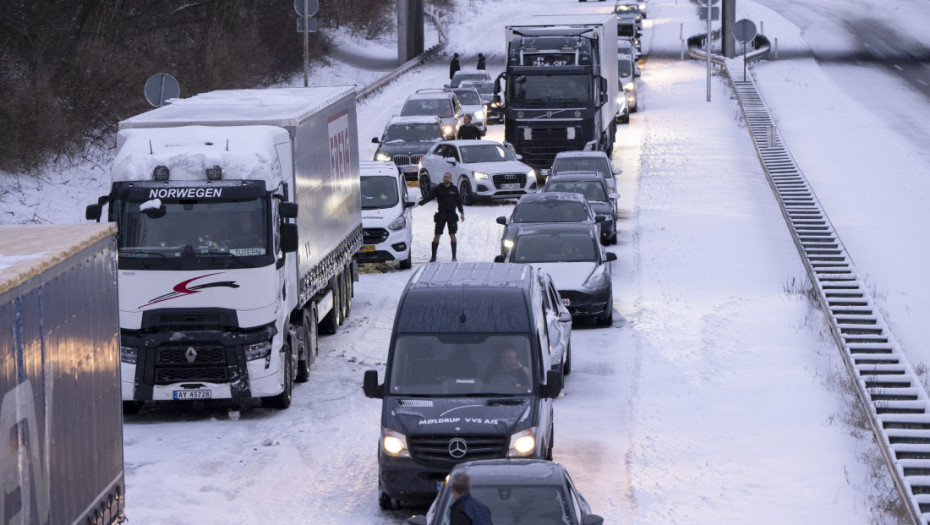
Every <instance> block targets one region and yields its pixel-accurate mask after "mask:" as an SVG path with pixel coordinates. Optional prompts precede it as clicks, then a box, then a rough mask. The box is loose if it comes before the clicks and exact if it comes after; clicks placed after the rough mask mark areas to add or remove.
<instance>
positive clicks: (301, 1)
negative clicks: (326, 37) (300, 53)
mask: <svg viewBox="0 0 930 525" xmlns="http://www.w3.org/2000/svg"><path fill="white" fill-rule="evenodd" d="M319 9H320V2H319V0H294V11H297V15H298V16H299V17H300V18H298V19H297V32H298V33H303V34H304V87H307V86H309V85H310V33H314V32H316V19H315V18H311V17H312V16H313V15H315V14H316V12H317V11H318V10H319Z"/></svg>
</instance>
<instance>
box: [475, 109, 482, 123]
mask: <svg viewBox="0 0 930 525" xmlns="http://www.w3.org/2000/svg"><path fill="white" fill-rule="evenodd" d="M475 120H484V110H481V109H479V110H478V111H475Z"/></svg>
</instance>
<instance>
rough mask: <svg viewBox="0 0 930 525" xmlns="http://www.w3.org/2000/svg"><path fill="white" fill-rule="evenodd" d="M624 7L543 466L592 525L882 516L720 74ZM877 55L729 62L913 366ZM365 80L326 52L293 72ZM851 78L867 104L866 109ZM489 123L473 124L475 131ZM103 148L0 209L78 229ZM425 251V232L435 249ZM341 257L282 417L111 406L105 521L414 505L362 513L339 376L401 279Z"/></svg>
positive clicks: (470, 5) (917, 288)
mask: <svg viewBox="0 0 930 525" xmlns="http://www.w3.org/2000/svg"><path fill="white" fill-rule="evenodd" d="M610 4H611V3H610V2H604V3H600V2H589V3H586V4H582V3H577V2H572V1H569V0H536V1H533V0H509V1H499V0H463V1H462V2H459V3H458V12H457V14H456V15H455V19H454V20H453V21H452V22H453V24H452V26H451V27H450V30H449V36H450V40H451V41H450V44H449V48H448V51H449V52H450V53H451V52H452V51H458V52H459V53H461V54H462V55H463V65H464V66H465V67H468V66H469V65H470V64H473V61H474V55H475V54H476V53H477V52H479V51H480V52H483V53H485V54H486V55H488V56H489V69H491V72H492V75H495V74H496V73H498V72H499V69H500V67H501V66H502V64H503V61H502V58H501V55H502V49H503V45H504V39H503V26H504V25H505V24H506V23H508V22H509V21H511V20H513V19H516V18H517V17H519V16H521V15H523V14H526V13H529V12H547V13H555V12H557V11H563V12H580V11H586V12H592V11H595V12H599V11H604V10H608V9H609V8H610ZM872 6H873V4H870V3H867V2H865V1H863V0H844V1H839V0H826V1H821V2H818V3H817V9H813V8H811V9H810V10H809V11H804V12H803V16H806V17H807V18H805V19H804V20H806V21H807V22H808V25H806V26H804V27H799V25H798V24H799V20H800V19H801V17H800V15H798V14H797V13H796V12H793V13H794V14H793V16H792V18H791V20H789V19H786V18H783V17H782V16H780V15H779V14H778V13H784V12H787V11H789V10H791V9H801V8H802V7H803V3H800V4H799V3H798V2H794V1H792V0H760V1H759V2H749V1H745V0H742V1H741V2H740V3H739V5H738V6H737V18H743V17H747V18H752V19H753V20H756V21H760V20H764V24H765V29H766V33H767V34H768V35H769V36H770V38H771V37H773V36H774V37H778V38H779V42H780V45H781V46H782V49H784V50H788V49H802V50H803V49H807V48H811V47H830V46H841V47H842V46H847V45H852V44H851V42H852V40H853V39H852V37H850V36H849V35H845V34H843V33H842V32H840V31H839V30H838V29H837V27H839V26H833V25H831V13H833V12H834V11H831V9H835V10H837V11H836V12H842V13H853V14H856V13H862V14H863V16H864V15H869V16H872V15H874V14H875V13H873V11H872ZM648 9H649V18H648V19H647V20H646V21H645V34H644V37H643V46H644V52H645V53H647V54H648V55H649V57H648V58H647V59H646V62H645V68H644V70H643V75H642V77H641V79H640V80H639V82H640V85H639V88H638V89H639V94H640V111H639V112H637V113H634V114H633V115H632V116H631V122H630V124H628V125H623V126H622V127H621V128H620V130H619V132H618V142H617V145H616V147H615V149H614V154H613V163H614V166H615V167H616V168H619V169H622V170H623V174H622V175H621V176H620V192H621V199H620V212H621V221H620V236H619V242H618V244H617V245H616V246H612V247H610V251H612V252H614V253H616V254H617V257H618V260H617V261H616V262H614V263H613V286H614V301H615V303H614V308H615V313H614V324H613V326H610V327H607V328H595V327H593V326H591V327H576V328H575V330H574V333H573V335H572V348H573V371H572V373H571V375H570V376H568V377H567V378H566V393H565V396H564V398H562V399H559V400H557V401H556V403H555V406H556V408H555V446H554V457H555V460H556V461H558V462H560V463H562V464H564V465H565V466H566V467H567V469H568V471H569V472H570V473H571V474H572V476H573V478H574V480H575V482H576V483H577V485H578V487H579V489H580V491H581V492H582V493H583V494H584V495H585V497H586V498H587V499H588V501H589V503H590V504H591V507H592V509H593V510H594V511H595V512H596V513H598V514H600V515H602V516H604V517H605V522H606V523H629V524H667V523H680V524H685V523H687V524H708V525H710V524H720V523H723V524H742V523H761V524H798V523H844V524H863V525H865V524H872V523H888V524H891V523H896V522H897V521H896V519H895V518H894V517H893V516H891V515H887V514H883V513H882V511H881V510H876V507H877V506H878V505H879V504H880V503H879V502H880V501H882V500H883V499H884V498H886V497H888V495H889V494H890V493H891V489H890V486H889V481H888V480H887V478H886V477H884V476H883V475H882V474H881V472H879V474H878V475H876V474H875V473H873V471H872V462H871V459H870V458H874V457H875V455H876V454H877V451H876V449H875V447H874V445H873V443H872V438H871V436H870V435H868V434H864V433H863V432H862V431H860V430H857V429H856V428H855V427H852V426H849V425H848V424H846V421H847V420H849V419H854V414H851V413H850V410H851V409H850V407H849V405H848V403H849V401H848V399H849V394H848V393H845V392H844V391H843V390H842V389H841V388H839V387H838V386H837V385H838V384H840V383H841V381H840V378H842V377H843V376H844V374H845V371H844V369H843V368H842V364H841V361H840V357H839V354H838V352H837V350H836V349H835V348H834V346H833V344H832V341H831V340H830V339H829V337H828V334H827V333H826V332H825V328H824V324H823V321H822V317H821V314H820V312H819V311H817V310H816V309H815V308H814V307H813V306H812V305H811V303H810V302H809V301H808V300H807V298H806V297H805V295H804V291H805V289H806V287H807V286H808V285H807V284H806V276H805V273H804V269H803V266H802V264H801V262H800V260H799V258H798V256H797V253H796V251H795V247H794V244H793V242H792V240H791V238H790V235H789V233H788V230H787V228H786V227H785V224H784V220H783V219H782V216H781V213H780V211H779V209H778V206H777V204H776V201H775V198H774V197H773V195H772V193H771V190H770V189H769V186H768V183H767V182H766V180H765V177H764V175H763V173H762V171H761V168H760V167H759V163H758V161H757V159H756V156H755V152H754V150H753V147H752V143H751V141H750V139H749V136H748V133H747V131H746V129H745V125H744V123H743V122H742V121H741V117H740V115H739V110H738V107H737V104H736V102H735V100H734V99H733V95H732V93H731V92H730V90H729V87H728V84H727V82H726V80H725V79H723V78H721V77H719V76H715V77H714V78H713V80H712V101H711V102H710V103H708V102H706V100H705V97H706V93H705V89H706V76H705V74H706V70H705V67H704V65H703V64H702V63H698V62H694V61H690V60H685V61H681V60H679V59H678V54H679V52H680V40H679V34H680V32H681V31H682V30H683V32H684V34H685V35H686V36H687V35H690V34H694V33H697V32H699V31H700V30H701V28H702V23H701V22H700V21H698V20H697V15H696V8H695V7H694V4H691V3H687V2H685V1H684V0H678V1H675V0H649V7H648ZM881 14H883V15H884V16H888V17H893V18H894V19H895V20H898V19H902V24H903V25H902V30H903V31H909V32H911V33H914V34H916V33H918V32H919V31H921V30H923V28H924V27H926V22H928V21H930V5H928V3H927V2H925V1H919V0H896V2H895V3H894V6H893V8H889V9H886V10H885V11H884V12H882V13H881ZM921 17H922V18H921ZM905 18H906V19H907V20H906V22H904V21H903V19H905ZM757 25H759V24H757ZM914 38H915V39H919V36H915V37H914ZM347 45H348V44H347ZM382 53H383V51H382ZM447 59H448V57H445V58H444V59H437V60H435V61H434V62H432V63H430V64H427V65H425V66H423V67H419V68H417V69H415V70H414V71H412V72H411V73H410V74H408V75H405V76H404V77H402V78H401V79H399V80H398V81H396V82H394V83H392V84H391V85H389V86H387V87H386V88H385V89H384V90H383V91H382V92H381V93H379V94H377V95H375V96H373V97H371V98H369V99H367V100H365V101H364V102H363V103H361V104H360V106H359V137H358V143H359V148H360V151H361V156H362V158H370V157H371V155H372V154H373V152H374V147H375V145H374V144H371V142H370V140H371V137H374V136H378V135H380V133H381V130H382V128H383V126H384V123H385V122H386V121H387V119H388V118H389V117H390V116H391V115H393V114H395V113H396V112H397V111H398V110H399V108H400V105H401V103H402V101H403V100H404V99H405V98H406V96H407V95H408V94H409V93H411V92H413V91H414V90H415V89H418V88H422V87H436V86H440V85H442V83H443V82H444V81H445V80H446V79H447V78H448V77H447V71H448V69H447V66H448V63H447V61H446V60H447ZM469 60H471V62H469ZM495 67H496V68H497V71H495ZM886 71H887V70H885V69H882V68H879V67H876V66H874V65H873V66H856V65H851V64H846V65H842V66H841V65H828V66H821V65H818V64H817V63H816V62H815V61H814V60H813V59H810V58H792V59H791V60H785V61H771V62H765V63H761V64H757V65H754V66H753V67H752V69H751V73H752V75H753V76H754V77H755V78H756V80H757V82H758V83H759V85H760V90H761V92H762V93H763V96H764V97H765V98H766V100H767V103H768V104H769V106H770V107H771V109H772V111H773V114H774V115H775V117H776V120H777V123H778V126H779V128H780V131H781V132H782V134H783V135H784V137H785V142H786V144H787V146H788V147H789V148H790V150H791V152H792V154H793V155H794V156H795V157H796V159H797V161H798V164H799V165H800V167H801V169H802V170H803V172H804V173H805V175H806V176H807V177H808V179H809V180H810V181H811V183H812V185H813V187H814V189H815V191H816V192H817V195H818V198H819V199H820V200H821V201H822V203H823V204H824V206H825V207H826V210H827V212H828V214H829V216H830V219H831V220H832V222H833V224H834V225H835V226H836V228H837V230H838V233H839V235H840V237H841V238H842V240H843V242H844V244H845V245H846V247H847V249H848V250H849V252H850V253H851V255H852V257H853V259H854V261H855V263H856V264H857V266H858V267H859V270H860V272H862V273H864V274H866V275H868V276H869V282H870V283H871V285H872V286H873V287H874V290H873V292H874V293H875V294H876V298H877V300H878V303H879V304H880V305H881V307H882V308H883V309H884V311H885V312H884V313H885V315H886V319H887V320H888V322H889V323H890V325H891V328H892V329H893V330H894V332H895V334H896V336H897V337H898V338H899V340H900V342H901V344H902V346H903V347H904V348H905V350H906V351H907V352H908V355H909V357H910V358H911V360H912V364H915V365H917V364H918V363H926V362H927V361H928V360H930V350H928V349H926V348H925V345H923V344H922V342H923V341H922V338H921V335H922V328H923V326H924V325H923V320H924V319H927V318H928V316H930V303H928V299H927V298H928V297H930V278H927V277H926V272H923V271H922V270H923V266H924V265H923V264H922V263H923V261H922V258H923V255H924V253H925V252H926V248H925V246H927V245H930V242H928V241H930V239H928V236H930V233H928V231H927V228H926V225H927V224H930V217H928V216H927V215H928V214H930V211H928V209H930V207H928V206H927V205H926V201H927V199H928V198H930V180H928V179H927V177H926V176H925V174H926V173H928V172H930V169H928V168H930V157H928V155H930V154H928V153H927V150H926V144H927V143H928V141H927V136H926V135H927V134H928V131H927V130H928V127H927V125H926V124H925V123H926V122H930V104H928V101H927V99H926V98H922V97H921V96H919V95H918V94H916V93H915V92H914V91H912V90H911V89H910V88H908V87H907V86H906V85H905V84H903V83H902V82H901V81H899V80H898V79H897V77H895V76H892V75H890V74H888V73H887V72H886ZM376 76H377V74H376V72H371V71H366V72H358V71H356V70H354V69H352V68H348V67H342V68H340V66H338V64H334V65H333V66H331V68H329V69H327V70H323V71H318V72H316V73H315V74H314V76H313V78H314V82H317V83H320V84H326V83H327V82H325V80H324V79H327V78H339V79H346V82H348V83H355V82H356V81H359V79H361V80H360V81H364V80H365V79H367V78H369V77H372V78H373V77H376ZM301 82H302V80H301ZM863 85H866V86H868V89H867V90H866V91H867V92H868V94H869V95H873V96H867V97H866V100H864V98H863V97H864V95H863V92H862V90H861V88H859V87H857V86H863ZM876 93H880V94H882V96H880V97H875V96H874V95H875V94H876ZM866 102H867V103H866ZM502 135H503V131H502V129H501V127H500V126H492V127H491V131H490V132H489V134H488V137H487V138H491V139H495V140H500V139H501V138H502ZM108 154H110V155H111V154H112V152H109V153H107V152H105V153H103V154H101V156H100V158H99V159H98V162H97V163H96V164H93V163H91V164H88V163H81V164H78V165H74V166H64V165H57V166H55V167H54V168H53V169H50V170H49V172H48V173H46V174H45V175H44V176H43V177H42V178H41V179H39V180H38V181H36V180H33V179H26V178H22V177H19V178H15V177H14V178H9V177H7V178H5V179H4V180H3V182H2V183H0V224H7V223H29V222H42V223H75V222H81V221H82V217H83V209H84V206H85V205H86V204H88V203H90V202H95V201H96V197H97V196H98V195H102V194H104V193H106V192H107V187H108V182H107V175H108V172H107V163H108V162H109V159H108V158H107V155H108ZM412 193H413V195H414V196H417V195H418V190H416V189H412ZM511 207H512V204H511V203H500V204H494V205H479V206H475V207H472V208H470V209H469V210H468V213H467V221H466V222H465V223H463V224H461V225H460V231H459V235H458V237H459V253H458V257H459V260H460V261H490V260H492V259H493V257H494V255H496V253H497V249H498V242H499V238H500V233H501V230H502V227H501V226H499V225H498V224H496V223H495V221H494V219H495V218H496V217H497V216H500V215H506V214H508V213H509V210H510V209H511ZM434 211H435V204H432V203H430V204H427V205H425V206H423V207H417V208H414V210H413V213H414V244H413V250H414V252H413V253H414V256H413V264H414V268H416V267H417V266H420V265H422V264H424V263H425V262H426V260H427V259H428V257H429V242H430V240H431V238H432V214H433V212H434ZM449 256H450V255H449V251H448V238H447V237H444V239H443V244H442V246H441V247H440V252H439V259H440V261H443V260H448V259H449ZM0 259H2V244H0ZM363 272H364V273H363V274H362V275H361V277H360V281H359V283H357V285H356V288H355V290H356V295H355V299H354V303H353V307H352V313H351V315H350V316H349V318H348V319H347V321H346V324H345V325H344V326H343V327H342V328H341V329H340V331H339V333H338V334H336V335H333V336H327V337H323V338H321V350H320V358H319V359H318V360H317V362H316V364H315V365H314V368H313V370H312V372H311V378H310V381H309V382H308V383H304V384H299V385H296V387H295V392H294V402H293V404H292V406H291V408H290V409H288V410H286V411H278V412H276V411H271V410H266V409H261V408H246V409H242V410H236V409H233V408H231V407H228V406H224V405H222V404H207V405H165V406H159V407H156V408H154V409H148V410H146V411H143V413H142V414H141V415H139V416H128V417H126V420H125V426H124V434H125V461H126V482H127V487H128V489H127V490H128V492H127V516H128V517H129V518H130V520H131V521H130V523H141V524H176V523H198V524H258V523H314V524H316V523H322V524H347V525H348V524H357V523H364V524H368V523H371V524H381V523H404V522H405V519H406V518H407V517H408V516H409V515H410V514H411V513H413V512H423V509H404V510H400V511H390V512H385V511H381V510H380V509H379V508H378V502H377V479H376V478H377V460H376V448H375V447H376V445H377V439H378V434H379V428H378V425H379V414H380V403H379V402H378V401H376V400H370V399H367V398H365V397H364V395H363V394H362V390H361V382H362V373H363V372H364V371H365V370H368V369H377V370H379V374H380V375H381V376H382V377H383V370H384V360H385V356H386V351H387V342H388V339H389V337H390V330H391V326H392V322H393V316H394V309H395V307H396V301H397V298H398V297H399V295H400V292H401V290H402V289H403V286H404V284H405V283H406V280H407V279H408V277H409V275H410V274H411V272H410V271H394V270H393V269H390V268H386V267H382V266H369V267H365V268H364V269H363Z"/></svg>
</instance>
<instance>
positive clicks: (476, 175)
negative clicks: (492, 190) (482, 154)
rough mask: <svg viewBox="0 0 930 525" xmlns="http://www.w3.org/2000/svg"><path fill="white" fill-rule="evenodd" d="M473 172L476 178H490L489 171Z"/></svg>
mask: <svg viewBox="0 0 930 525" xmlns="http://www.w3.org/2000/svg"><path fill="white" fill-rule="evenodd" d="M471 174H472V176H473V177H474V178H475V180H488V174H487V173H482V172H480V171H473V172H471Z"/></svg>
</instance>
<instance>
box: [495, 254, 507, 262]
mask: <svg viewBox="0 0 930 525" xmlns="http://www.w3.org/2000/svg"><path fill="white" fill-rule="evenodd" d="M494 262H496V263H502V262H507V257H505V256H503V255H495V256H494Z"/></svg>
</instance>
